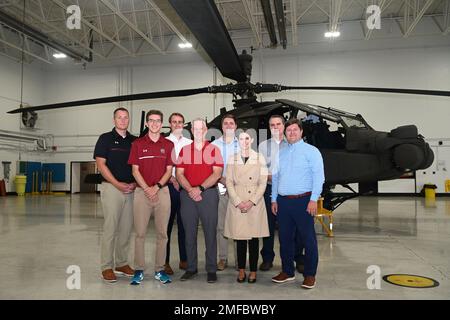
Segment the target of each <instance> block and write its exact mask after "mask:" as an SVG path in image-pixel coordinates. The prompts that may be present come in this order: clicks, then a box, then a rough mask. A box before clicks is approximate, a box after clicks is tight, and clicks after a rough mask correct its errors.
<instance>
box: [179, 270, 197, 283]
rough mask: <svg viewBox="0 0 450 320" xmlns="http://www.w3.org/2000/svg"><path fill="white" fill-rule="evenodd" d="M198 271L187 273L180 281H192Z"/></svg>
mask: <svg viewBox="0 0 450 320" xmlns="http://www.w3.org/2000/svg"><path fill="white" fill-rule="evenodd" d="M197 273H198V272H197V271H186V272H185V273H184V274H183V275H182V276H181V278H180V281H186V280H189V279H192V278H193V277H195V276H196V275H197Z"/></svg>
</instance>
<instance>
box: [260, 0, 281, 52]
mask: <svg viewBox="0 0 450 320" xmlns="http://www.w3.org/2000/svg"><path fill="white" fill-rule="evenodd" d="M261 8H262V11H263V14H264V22H265V23H266V29H267V32H268V33H269V37H270V46H272V47H276V46H277V43H278V41H277V35H276V34H275V25H274V23H273V16H272V8H271V7H270V0H261Z"/></svg>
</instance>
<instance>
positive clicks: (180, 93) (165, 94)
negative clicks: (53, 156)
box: [8, 87, 209, 113]
mask: <svg viewBox="0 0 450 320" xmlns="http://www.w3.org/2000/svg"><path fill="white" fill-rule="evenodd" d="M208 92H209V88H208V87H204V88H198V89H185V90H171V91H158V92H148V93H138V94H129V95H124V96H113V97H103V98H96V99H88V100H77V101H69V102H60V103H53V104H45V105H41V106H35V107H27V108H18V109H14V110H11V111H8V113H20V112H26V111H39V110H49V109H61V108H68V107H77V106H87V105H92V104H100V103H111V102H122V101H134V100H145V99H158V98H171V97H184V96H191V95H194V94H199V93H208Z"/></svg>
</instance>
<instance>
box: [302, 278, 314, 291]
mask: <svg viewBox="0 0 450 320" xmlns="http://www.w3.org/2000/svg"><path fill="white" fill-rule="evenodd" d="M315 286H316V277H313V276H306V277H305V280H304V281H303V284H302V288H305V289H312V288H314V287H315Z"/></svg>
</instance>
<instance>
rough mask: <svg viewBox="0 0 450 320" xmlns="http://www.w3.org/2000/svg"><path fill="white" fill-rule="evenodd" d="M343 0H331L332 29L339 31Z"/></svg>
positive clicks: (332, 30)
mask: <svg viewBox="0 0 450 320" xmlns="http://www.w3.org/2000/svg"><path fill="white" fill-rule="evenodd" d="M341 9H342V0H331V2H330V12H331V15H330V30H329V31H331V32H334V31H338V24H339V19H340V18H341Z"/></svg>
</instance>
